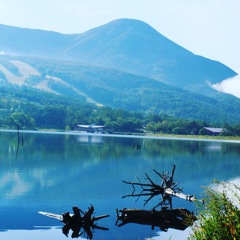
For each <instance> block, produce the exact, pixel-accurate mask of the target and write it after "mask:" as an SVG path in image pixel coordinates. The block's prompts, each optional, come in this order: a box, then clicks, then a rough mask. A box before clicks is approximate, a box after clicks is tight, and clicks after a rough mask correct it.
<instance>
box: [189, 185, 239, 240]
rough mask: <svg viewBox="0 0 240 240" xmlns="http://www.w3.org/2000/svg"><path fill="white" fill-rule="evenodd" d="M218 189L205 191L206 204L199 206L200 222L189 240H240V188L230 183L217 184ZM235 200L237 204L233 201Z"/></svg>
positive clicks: (195, 226)
mask: <svg viewBox="0 0 240 240" xmlns="http://www.w3.org/2000/svg"><path fill="white" fill-rule="evenodd" d="M217 185H218V189H221V190H220V191H219V190H216V189H214V188H210V187H208V188H206V189H205V193H204V195H205V204H204V205H202V206H198V214H197V217H198V221H197V222H196V223H195V225H194V226H193V227H192V229H193V234H192V235H191V236H190V237H189V238H188V239H189V240H238V239H240V210H239V208H238V207H237V205H236V204H239V203H240V196H239V190H240V188H239V187H238V186H236V185H234V184H230V183H217ZM233 199H234V200H235V202H234V201H233Z"/></svg>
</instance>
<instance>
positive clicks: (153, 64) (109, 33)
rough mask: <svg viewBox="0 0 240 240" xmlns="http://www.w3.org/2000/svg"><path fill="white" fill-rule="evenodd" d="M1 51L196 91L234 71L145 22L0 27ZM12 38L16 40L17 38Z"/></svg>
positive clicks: (206, 87) (208, 88)
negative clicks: (70, 30)
mask: <svg viewBox="0 0 240 240" xmlns="http://www.w3.org/2000/svg"><path fill="white" fill-rule="evenodd" d="M0 34H1V38H0V51H1V52H5V53H6V54H17V55H27V56H37V57H45V58H54V59H62V60H70V61H76V62H80V63H82V64H87V65H95V66H102V67H108V68H113V69H117V70H121V71H125V72H129V73H133V74H136V75H141V76H145V77H149V78H151V79H157V80H159V81H161V82H163V83H166V84H169V85H172V86H175V87H179V88H182V89H188V90H192V91H195V92H199V90H201V92H202V93H209V91H210V92H211V89H210V87H209V83H210V84H216V83H219V82H221V81H222V80H224V79H226V78H229V77H233V76H235V75H236V72H234V71H233V70H231V69H230V68H228V67H227V66H225V65H223V64H222V63H220V62H217V61H213V60H210V59H207V58H204V57H201V56H198V55H195V54H193V53H191V52H190V51H188V50H186V49H184V48H183V47H181V46H179V45H177V44H176V43H174V42H172V41H171V40H169V39H167V38H166V37H164V36H163V35H161V34H160V33H159V32H157V31H156V30H155V29H153V28H152V27H151V26H149V25H148V24H146V23H144V22H142V21H139V20H134V19H118V20H115V21H112V22H110V23H108V24H105V25H102V26H100V27H97V28H94V29H91V30H89V31H87V32H85V33H82V34H60V33H56V32H49V31H43V30H31V29H22V28H16V27H9V26H5V25H0ZM16 39H17V40H16Z"/></svg>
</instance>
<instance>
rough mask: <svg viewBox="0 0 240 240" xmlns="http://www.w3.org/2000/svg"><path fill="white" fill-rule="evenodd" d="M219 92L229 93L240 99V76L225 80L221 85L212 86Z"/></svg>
mask: <svg viewBox="0 0 240 240" xmlns="http://www.w3.org/2000/svg"><path fill="white" fill-rule="evenodd" d="M211 87H212V88H214V89H215V90H217V91H219V92H224V93H229V94H232V95H234V96H236V97H238V98H240V75H239V74H238V75H237V76H235V77H233V78H228V79H225V80H223V81H222V82H221V83H216V84H213V85H211Z"/></svg>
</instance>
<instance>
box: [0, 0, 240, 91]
mask: <svg viewBox="0 0 240 240" xmlns="http://www.w3.org/2000/svg"><path fill="white" fill-rule="evenodd" d="M118 18H134V19H139V20H143V21H145V22H146V23H148V24H149V25H151V26H152V27H154V28H155V29H156V30H157V31H158V32H160V33H161V34H163V35H165V36H166V37H168V38H169V39H171V40H172V41H174V42H176V43H177V44H179V45H181V46H182V47H184V48H186V49H188V50H190V51H192V52H193V53H195V54H199V55H201V56H204V57H207V58H210V59H214V60H217V61H220V62H222V63H224V64H226V65H227V66H229V67H231V68H232V69H233V70H235V71H236V72H238V73H239V72H240V46H239V45H240V31H239V23H240V0H103V1H100V0H0V23H2V24H6V25H12V26H19V27H26V28H37V29H43V30H53V31H57V32H61V33H82V32H84V31H87V30H89V29H91V28H94V27H97V26H100V25H102V24H105V23H108V22H110V21H112V20H115V19H118ZM238 82H240V80H238ZM235 89H236V88H235ZM239 91H240V84H239ZM239 95H240V93H239Z"/></svg>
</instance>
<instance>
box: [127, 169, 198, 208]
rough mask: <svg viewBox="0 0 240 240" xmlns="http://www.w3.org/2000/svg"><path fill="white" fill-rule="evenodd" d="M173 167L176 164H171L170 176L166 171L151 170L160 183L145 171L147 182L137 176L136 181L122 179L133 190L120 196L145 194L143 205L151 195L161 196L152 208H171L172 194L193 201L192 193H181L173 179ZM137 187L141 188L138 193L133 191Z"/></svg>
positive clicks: (140, 195) (138, 196)
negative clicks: (167, 206)
mask: <svg viewBox="0 0 240 240" xmlns="http://www.w3.org/2000/svg"><path fill="white" fill-rule="evenodd" d="M175 169H176V166H175V165H173V168H172V172H171V175H170V176H169V173H168V172H162V173H159V172H158V171H156V170H155V169H154V170H153V171H154V172H155V173H156V174H157V175H158V176H159V177H160V178H161V179H162V182H161V184H160V185H158V184H156V183H155V182H154V181H153V180H152V179H151V178H150V177H149V176H148V174H147V173H145V175H146V178H145V179H146V180H147V183H142V182H141V180H140V179H139V178H137V179H138V182H128V181H124V180H123V182H124V183H126V184H129V185H131V186H132V188H133V191H132V193H131V194H128V195H125V196H123V197H122V198H126V197H137V200H138V199H139V198H140V197H143V196H146V197H147V199H146V200H145V201H144V206H145V205H146V204H147V203H148V202H149V201H150V200H151V199H152V198H153V197H155V196H161V200H160V202H159V203H158V204H157V205H156V206H155V207H154V208H157V207H159V206H166V205H169V206H170V209H172V196H175V197H179V198H182V199H185V200H187V201H195V200H196V199H195V197H194V196H193V195H185V194H183V193H182V187H178V184H179V183H178V182H174V181H173V178H174V173H175ZM137 187H140V188H141V191H140V192H139V193H135V191H136V188H137ZM137 200H136V201H137Z"/></svg>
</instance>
